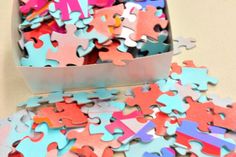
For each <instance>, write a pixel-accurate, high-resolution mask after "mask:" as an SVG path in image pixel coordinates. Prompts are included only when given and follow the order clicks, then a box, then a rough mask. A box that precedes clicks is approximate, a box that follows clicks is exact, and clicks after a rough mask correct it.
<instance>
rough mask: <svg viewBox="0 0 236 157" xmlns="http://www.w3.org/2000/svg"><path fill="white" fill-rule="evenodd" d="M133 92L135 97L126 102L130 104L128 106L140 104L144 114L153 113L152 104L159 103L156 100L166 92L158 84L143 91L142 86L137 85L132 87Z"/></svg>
mask: <svg viewBox="0 0 236 157" xmlns="http://www.w3.org/2000/svg"><path fill="white" fill-rule="evenodd" d="M132 92H133V94H134V97H133V98H132V97H129V98H127V99H126V103H127V104H128V106H135V105H137V106H139V108H140V109H141V111H142V113H143V114H144V115H146V114H151V113H152V112H153V110H152V109H151V106H154V105H157V101H156V100H157V99H158V98H159V97H160V96H161V95H162V94H165V93H163V92H162V91H161V90H160V88H159V87H158V85H156V84H151V85H150V89H149V91H143V88H142V87H136V88H134V89H132ZM166 94H168V95H172V93H171V92H167V93H166Z"/></svg>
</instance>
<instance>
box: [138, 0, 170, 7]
mask: <svg viewBox="0 0 236 157" xmlns="http://www.w3.org/2000/svg"><path fill="white" fill-rule="evenodd" d="M135 3H138V4H139V5H141V6H142V7H143V8H146V6H148V5H152V6H155V7H157V8H164V7H165V3H166V2H165V0H135Z"/></svg>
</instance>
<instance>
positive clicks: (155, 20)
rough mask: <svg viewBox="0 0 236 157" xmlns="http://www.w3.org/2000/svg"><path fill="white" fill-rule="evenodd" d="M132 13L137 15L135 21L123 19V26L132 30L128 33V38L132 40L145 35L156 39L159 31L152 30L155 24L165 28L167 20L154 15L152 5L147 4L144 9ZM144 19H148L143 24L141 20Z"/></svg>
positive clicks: (139, 38) (154, 9)
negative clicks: (132, 31)
mask: <svg viewBox="0 0 236 157" xmlns="http://www.w3.org/2000/svg"><path fill="white" fill-rule="evenodd" d="M135 11H136V13H135V12H134V14H135V15H136V16H137V18H136V21H134V22H131V21H129V20H128V19H125V20H124V21H123V26H124V27H127V28H130V29H132V30H134V33H132V34H131V35H130V38H131V39H132V40H134V41H139V40H141V39H142V36H147V37H148V38H151V39H153V40H156V39H157V37H158V36H159V33H158V32H156V31H155V30H154V27H155V26H156V25H159V26H160V27H161V28H163V29H164V28H166V27H167V25H168V21H167V20H165V19H160V18H159V17H158V16H156V11H157V9H156V8H155V7H154V6H150V5H149V6H147V7H146V10H145V11H143V10H135ZM142 19H146V20H147V21H149V22H148V23H147V24H146V25H143V20H142Z"/></svg>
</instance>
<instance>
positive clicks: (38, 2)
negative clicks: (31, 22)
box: [20, 0, 48, 14]
mask: <svg viewBox="0 0 236 157" xmlns="http://www.w3.org/2000/svg"><path fill="white" fill-rule="evenodd" d="M24 2H25V5H22V6H20V11H21V12H22V13H23V14H27V13H28V12H30V11H31V10H32V9H33V10H39V9H41V8H42V7H44V6H45V5H46V4H47V3H48V0H28V1H24Z"/></svg>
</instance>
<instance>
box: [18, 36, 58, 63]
mask: <svg viewBox="0 0 236 157" xmlns="http://www.w3.org/2000/svg"><path fill="white" fill-rule="evenodd" d="M40 40H41V41H43V43H44V44H43V46H42V47H40V48H35V47H34V42H33V41H29V42H27V43H26V44H25V47H26V50H27V52H28V58H25V57H23V58H21V65H22V66H32V67H44V66H47V65H49V66H52V67H55V66H57V62H55V61H49V60H47V58H46V55H47V53H48V51H51V52H53V53H54V52H55V51H56V48H55V47H54V46H53V45H52V43H51V39H50V35H49V34H45V35H42V36H40Z"/></svg>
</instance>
